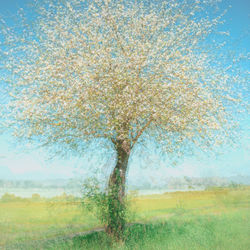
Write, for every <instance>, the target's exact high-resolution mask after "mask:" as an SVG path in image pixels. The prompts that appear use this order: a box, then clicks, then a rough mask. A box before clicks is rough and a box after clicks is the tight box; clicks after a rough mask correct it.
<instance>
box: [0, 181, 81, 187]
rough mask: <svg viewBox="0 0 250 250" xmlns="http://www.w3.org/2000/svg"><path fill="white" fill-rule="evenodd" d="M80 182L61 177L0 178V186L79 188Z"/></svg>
mask: <svg viewBox="0 0 250 250" xmlns="http://www.w3.org/2000/svg"><path fill="white" fill-rule="evenodd" d="M80 186H81V185H80V182H79V181H75V180H74V181H73V180H63V179H55V180H42V181H35V180H1V179H0V188H29V189H30V188H45V189H53V188H69V189H74V188H79V187H80Z"/></svg>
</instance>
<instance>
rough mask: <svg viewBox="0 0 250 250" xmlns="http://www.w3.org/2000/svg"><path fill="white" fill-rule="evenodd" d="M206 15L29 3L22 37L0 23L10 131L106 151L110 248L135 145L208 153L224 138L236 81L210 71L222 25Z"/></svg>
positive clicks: (104, 2) (145, 6) (183, 9)
mask: <svg viewBox="0 0 250 250" xmlns="http://www.w3.org/2000/svg"><path fill="white" fill-rule="evenodd" d="M204 6H205V4H204V3H201V2H199V1H191V0H184V1H154V2H153V1H136V0H126V1H125V0H117V1H116V0H93V1H84V0H71V1H65V2H61V1H48V2H47V3H45V4H41V2H38V1H37V2H35V4H34V9H35V10H36V11H37V12H36V14H33V15H32V16H31V17H30V18H31V19H32V18H34V19H35V21H34V22H32V23H30V24H29V22H27V20H28V21H29V19H27V20H26V21H25V16H24V15H23V14H22V11H20V16H21V17H23V18H22V20H24V22H23V23H21V26H20V27H21V28H19V29H17V28H16V27H13V26H12V27H8V26H7V24H6V23H5V22H4V21H2V30H1V31H2V32H1V35H2V37H4V40H3V42H2V46H1V56H2V60H1V61H2V65H3V66H4V69H5V70H4V73H5V82H6V86H7V89H8V90H9V95H10V98H9V103H8V112H6V116H7V117H8V121H9V125H12V126H13V129H14V132H15V134H16V135H17V136H20V137H25V138H38V139H39V141H41V142H42V143H43V145H54V144H60V145H68V146H70V147H74V146H75V145H78V142H80V141H85V140H86V139H88V140H91V139H94V138H105V139H107V140H109V141H110V142H111V143H112V145H113V148H114V149H115V151H116V154H117V161H116V165H115V166H114V168H113V171H112V173H111V175H110V177H109V182H108V192H109V195H111V197H112V199H111V202H110V203H109V207H108V210H109V214H110V216H109V218H108V224H107V227H106V231H107V232H108V233H109V234H111V235H113V236H115V237H116V238H118V239H119V238H120V236H119V235H121V233H122V232H123V229H124V225H125V221H124V216H123V210H124V209H125V208H124V206H123V203H124V196H125V182H126V173H127V166H128V160H129V157H130V153H131V150H132V149H133V147H134V146H135V145H136V144H138V143H139V142H140V141H141V140H142V139H143V138H146V137H147V136H148V137H150V138H152V139H153V138H154V139H155V140H157V141H158V143H159V144H162V145H163V149H165V150H166V152H167V153H173V152H174V153H176V154H177V153H178V152H179V151H180V150H181V149H183V148H184V147H185V146H186V145H196V146H197V147H199V148H201V149H204V150H206V149H207V148H209V147H210V148H211V147H213V146H214V145H216V144H218V143H221V142H223V141H224V140H225V138H227V136H228V125H230V124H231V122H230V121H231V118H230V115H229V113H230V112H228V109H227V107H228V106H229V102H231V101H235V96H234V95H231V91H232V90H234V88H232V85H231V83H233V82H234V81H233V80H234V78H233V77H232V75H230V73H228V69H225V68H223V67H220V65H219V63H217V62H218V60H219V59H218V58H216V55H217V54H216V52H215V50H216V48H215V47H213V45H212V38H211V34H213V31H214V30H215V27H216V25H217V24H218V23H219V22H220V17H217V18H209V17H204V16H202V15H201V14H200V13H201V12H202V11H203V10H204ZM27 24H28V25H27ZM7 72H8V73H7ZM79 145H81V144H79Z"/></svg>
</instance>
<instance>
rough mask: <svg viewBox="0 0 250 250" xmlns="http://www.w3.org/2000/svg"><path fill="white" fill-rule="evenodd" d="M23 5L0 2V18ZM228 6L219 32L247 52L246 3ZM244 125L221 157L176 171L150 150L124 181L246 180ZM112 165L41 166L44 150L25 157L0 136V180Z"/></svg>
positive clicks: (89, 160) (249, 19) (89, 159)
mask: <svg viewBox="0 0 250 250" xmlns="http://www.w3.org/2000/svg"><path fill="white" fill-rule="evenodd" d="M26 2H28V0H9V1H6V0H0V16H5V17H6V16H12V15H13V16H15V13H16V11H17V10H18V8H19V7H22V8H25V3H26ZM229 5H231V8H230V9H229V11H228V13H227V14H226V16H225V21H226V22H225V24H224V25H222V26H221V27H220V29H221V30H228V31H229V32H230V35H231V39H232V40H234V41H237V40H238V42H237V43H236V46H237V50H242V51H245V52H246V51H247V52H249V49H250V39H249V34H248V35H247V34H246V31H247V30H248V31H249V28H250V1H249V0H228V1H225V0H224V1H222V2H221V3H220V7H221V8H225V7H227V6H229ZM246 66H247V65H246ZM247 67H248V66H247ZM248 70H249V69H248ZM246 96H247V93H246ZM249 121H250V119H249V117H247V115H246V116H245V118H244V120H243V122H242V123H241V126H242V128H243V132H242V134H241V138H240V139H239V141H238V142H237V146H238V147H237V148H236V149H227V150H224V154H222V155H218V156H217V157H214V158H211V157H210V156H206V155H198V156H195V157H189V158H183V160H182V161H181V162H180V163H179V164H178V165H176V166H171V165H169V162H167V161H166V160H165V159H164V158H163V157H161V156H160V154H159V153H158V152H157V151H156V150H154V148H153V146H152V150H151V153H150V154H148V153H147V155H146V156H145V155H143V154H141V155H138V154H137V155H136V154H135V155H134V157H133V158H132V159H131V162H130V171H129V176H128V177H129V179H134V180H137V179H138V177H139V176H140V178H146V179H148V180H151V179H150V178H151V177H152V176H154V178H155V179H156V180H157V176H161V177H162V176H166V177H171V176H174V177H177V176H195V177H199V176H233V175H248V176H250V153H249V152H250V143H249ZM16 146H17V147H16ZM112 164H114V155H112V153H111V154H110V155H108V157H107V158H102V157H100V156H98V153H97V154H89V155H85V156H83V157H71V158H69V159H67V160H60V159H54V160H52V161H47V160H46V151H45V150H39V151H30V152H29V151H27V150H24V149H23V148H22V147H21V146H20V145H18V143H17V142H16V141H15V138H13V137H12V136H10V135H9V134H7V133H5V134H3V135H0V179H2V178H4V179H53V178H73V177H76V176H79V175H82V176H85V175H87V173H89V172H92V171H89V170H90V169H92V170H93V168H95V166H103V169H104V172H105V174H108V172H109V171H110V167H107V166H112Z"/></svg>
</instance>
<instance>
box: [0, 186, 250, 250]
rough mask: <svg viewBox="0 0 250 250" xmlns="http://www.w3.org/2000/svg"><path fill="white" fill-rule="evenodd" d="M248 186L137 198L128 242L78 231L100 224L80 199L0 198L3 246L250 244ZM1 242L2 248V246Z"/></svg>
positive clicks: (207, 246) (198, 246)
mask: <svg viewBox="0 0 250 250" xmlns="http://www.w3.org/2000/svg"><path fill="white" fill-rule="evenodd" d="M249 200H250V188H249V187H248V188H241V189H224V190H216V189H215V190H210V191H203V192H179V193H168V194H164V195H150V196H143V197H138V198H136V199H134V201H133V204H134V207H133V209H134V210H136V216H135V218H134V221H133V222H135V224H133V225H132V226H129V227H127V231H126V234H125V242H124V243H123V245H121V244H116V245H114V244H112V243H111V242H110V239H109V238H107V237H106V235H105V233H104V232H93V233H91V234H87V235H84V236H74V235H75V233H76V232H83V231H87V230H89V229H92V228H94V227H98V226H100V225H98V221H97V220H96V219H95V218H94V217H93V215H91V214H87V213H86V212H85V211H84V210H82V209H81V207H80V206H77V205H76V204H67V203H59V202H58V203H55V204H54V205H51V203H48V202H29V203H27V202H26V203H21V202H19V203H0V244H1V245H2V247H4V249H58V250H59V249H65V250H66V249H176V250H182V249H183V250H185V249H187V250H193V249H197V250H198V249H199V250H200V249H211V250H212V249H215V250H216V249H218V250H219V249H225V250H230V249H232V250H235V249H237V250H240V249H242V250H248V249H250V240H249V235H250V226H249V221H250V212H249ZM1 245H0V248H1Z"/></svg>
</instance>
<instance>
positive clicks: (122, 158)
mask: <svg viewBox="0 0 250 250" xmlns="http://www.w3.org/2000/svg"><path fill="white" fill-rule="evenodd" d="M116 152H117V162H116V166H115V168H114V170H113V171H112V173H111V175H110V177H109V182H108V218H107V221H108V223H107V226H106V232H107V233H108V234H109V235H110V236H111V237H113V238H114V239H115V240H117V241H120V240H122V237H123V233H124V228H125V223H126V204H125V184H126V172H127V166H128V159H129V153H130V149H129V148H128V147H125V143H124V141H117V143H116Z"/></svg>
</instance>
